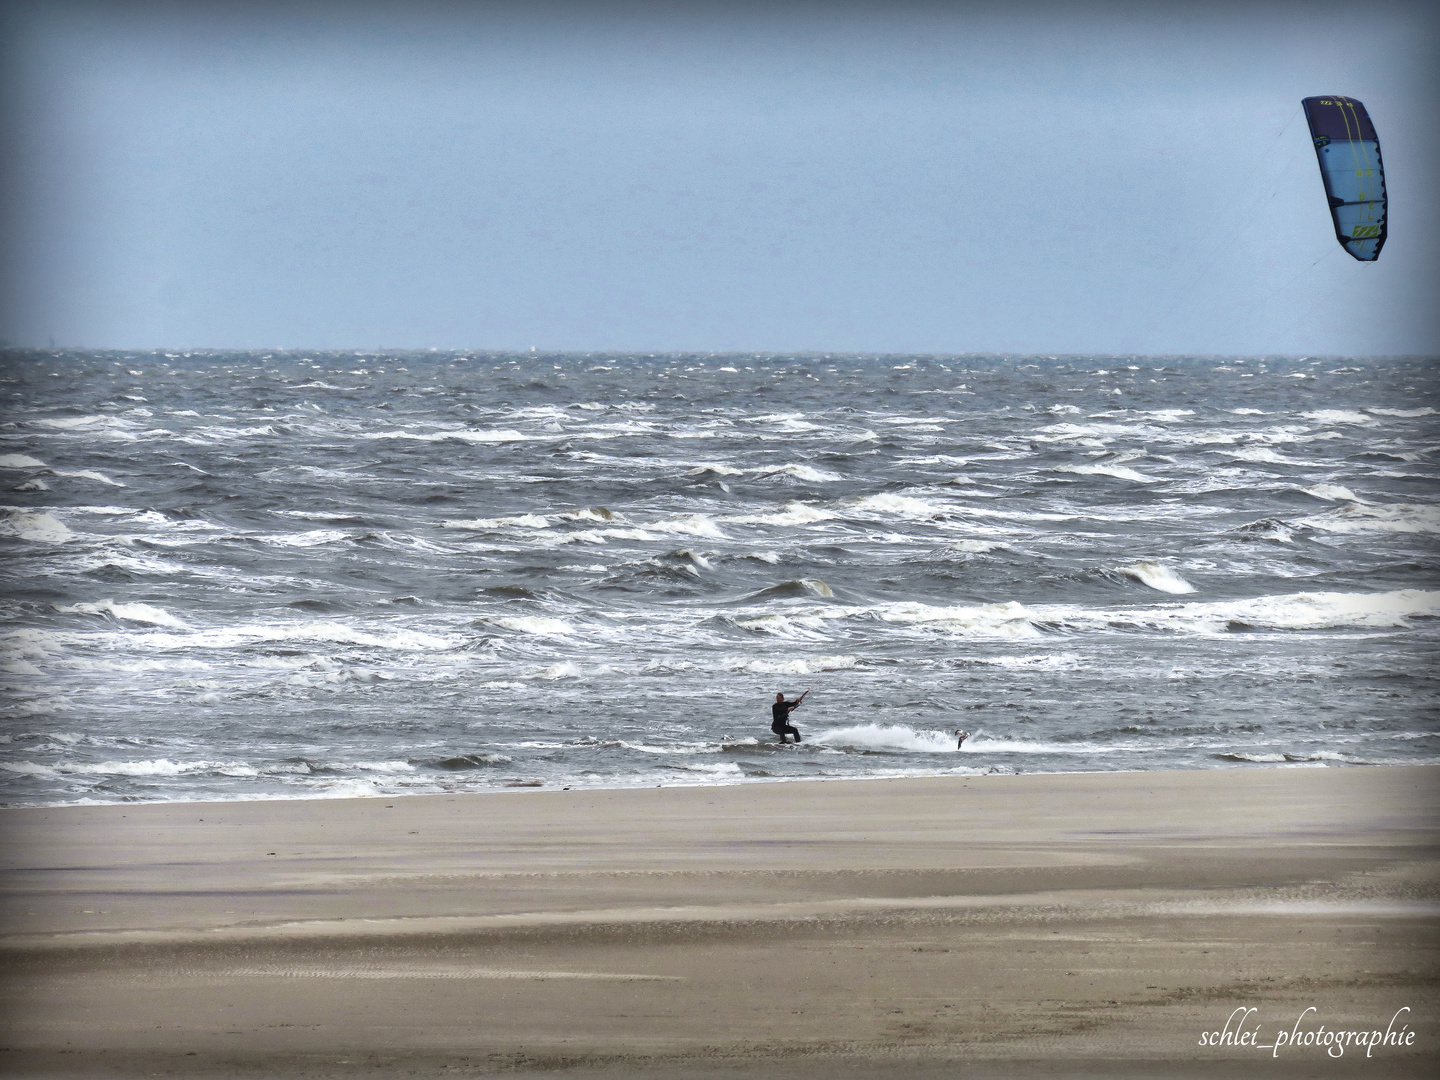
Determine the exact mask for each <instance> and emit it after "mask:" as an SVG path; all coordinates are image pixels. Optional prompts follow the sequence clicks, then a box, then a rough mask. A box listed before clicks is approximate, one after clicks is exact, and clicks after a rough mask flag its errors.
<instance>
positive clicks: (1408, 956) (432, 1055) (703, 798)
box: [0, 767, 1440, 1078]
mask: <svg viewBox="0 0 1440 1080" xmlns="http://www.w3.org/2000/svg"><path fill="white" fill-rule="evenodd" d="M1437 821H1440V769H1435V768H1429V767H1414V768H1404V767H1393V768H1347V769H1330V768H1315V769H1311V768H1305V769H1254V770H1251V769H1234V770H1218V771H1189V772H1168V773H1085V774H1068V775H1021V776H984V777H965V778H959V777H957V778H945V779H903V780H869V781H843V782H840V781H837V782H820V783H785V784H755V785H742V786H731V787H686V788H663V789H648V790H633V789H632V790H609V791H579V790H576V791H544V790H541V791H515V792H502V793H495V794H486V795H466V796H453V797H452V796H433V797H429V796H427V797H414V798H401V799H391V800H388V801H387V800H383V799H366V800H330V801H325V800H315V801H289V802H280V801H277V802H249V803H188V804H145V805H141V804H131V805H112V806H93V807H64V808H53V809H9V810H4V811H0V823H3V828H4V836H5V850H4V860H5V874H4V894H3V903H4V927H5V934H4V937H3V941H0V946H3V950H4V969H5V972H6V975H5V978H4V987H3V992H4V1007H5V1012H6V1015H7V1017H8V1021H7V1028H8V1034H7V1035H6V1036H5V1038H4V1047H5V1049H4V1050H3V1052H0V1070H3V1071H4V1072H5V1073H6V1074H7V1075H28V1076H55V1077H62V1076H130V1075H147V1076H149V1075H160V1076H182V1077H184V1076H195V1077H202V1076H246V1077H250V1076H255V1077H261V1076H265V1077H286V1076H336V1077H344V1076H377V1077H384V1076H457V1075H459V1076H464V1075H489V1074H491V1073H502V1072H513V1071H521V1072H524V1071H528V1070H536V1071H546V1072H558V1073H559V1074H560V1075H565V1076H574V1077H601V1076H604V1077H626V1076H644V1077H649V1076H655V1077H710V1076H717V1077H718V1076H726V1077H728V1076H737V1077H738V1076H746V1077H772V1076H773V1077H807V1078H808V1077H830V1076H843V1077H887V1078H888V1077H896V1078H898V1077H922V1078H923V1077H936V1078H938V1077H963V1076H976V1077H989V1076H996V1077H999V1076H1074V1075H1081V1076H1112V1075H1113V1076H1151V1075H1162V1074H1163V1075H1174V1076H1217V1077H1218V1076H1235V1075H1253V1076H1272V1075H1273V1076H1327V1077H1328V1076H1349V1075H1360V1074H1365V1075H1382V1074H1383V1075H1386V1076H1411V1075H1413V1076H1421V1075H1425V1076H1428V1075H1433V1069H1434V1067H1435V1065H1436V1063H1437V1061H1440V1054H1437V1048H1440V1041H1437V1040H1440V1022H1437V1005H1440V981H1437V974H1440V951H1437V946H1440V933H1437V930H1440V922H1437V918H1436V915H1437V913H1440V888H1437V885H1440V873H1437V869H1440V863H1437V860H1436V847H1435V843H1436V837H1437V832H1436V825H1437ZM1237 1010H1239V1011H1238V1012H1237ZM1247 1010H1253V1011H1247ZM1307 1010H1308V1011H1307ZM1227 1023H1228V1026H1227ZM1282 1031H1283V1032H1284V1033H1286V1034H1285V1037H1284V1039H1283V1040H1282V1042H1283V1043H1284V1044H1283V1045H1281V1046H1279V1047H1276V1046H1275V1043H1276V1034H1277V1032H1282ZM1376 1031H1378V1032H1380V1033H1381V1034H1379V1035H1375V1036H1373V1039H1372V1036H1371V1033H1372V1032H1376ZM1337 1032H1338V1033H1340V1034H1339V1035H1336V1034H1335V1033H1337ZM1387 1032H1388V1035H1387V1034H1386V1033H1387ZM1307 1033H1313V1034H1311V1035H1310V1036H1309V1039H1308V1041H1307ZM1326 1033H1329V1035H1330V1040H1332V1041H1329V1042H1327V1041H1326ZM1346 1033H1349V1034H1346ZM1337 1038H1338V1039H1340V1040H1342V1042H1343V1045H1340V1046H1337V1045H1336V1043H1335V1042H1334V1041H1333V1040H1334V1039H1337ZM1357 1039H1358V1040H1360V1041H1358V1042H1357V1041H1356V1040H1357ZM1371 1041H1375V1042H1376V1045H1370V1042H1371ZM1217 1043H1218V1045H1216V1044H1217ZM1337 1049H1339V1050H1340V1051H1341V1052H1340V1053H1339V1054H1338V1055H1337V1054H1336V1053H1335V1051H1336V1050H1337ZM1367 1052H1368V1054H1369V1056H1368V1058H1367Z"/></svg>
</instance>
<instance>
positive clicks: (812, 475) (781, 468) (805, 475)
mask: <svg viewBox="0 0 1440 1080" xmlns="http://www.w3.org/2000/svg"><path fill="white" fill-rule="evenodd" d="M750 471H751V472H752V473H754V474H755V475H756V476H788V477H791V478H792V479H795V480H804V481H806V482H807V483H811V484H828V483H831V482H833V481H836V480H839V479H841V477H840V476H838V475H836V474H835V473H830V472H823V471H822V470H820V469H812V468H811V467H810V466H809V465H796V464H789V465H768V466H765V467H763V468H758V469H751V470H750Z"/></svg>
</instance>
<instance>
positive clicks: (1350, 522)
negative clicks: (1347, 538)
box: [1302, 502, 1440, 533]
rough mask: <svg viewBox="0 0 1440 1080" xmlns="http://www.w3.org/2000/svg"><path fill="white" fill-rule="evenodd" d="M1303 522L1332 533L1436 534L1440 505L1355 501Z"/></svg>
mask: <svg viewBox="0 0 1440 1080" xmlns="http://www.w3.org/2000/svg"><path fill="white" fill-rule="evenodd" d="M1302 524H1305V525H1309V526H1310V527H1311V528H1315V529H1320V530H1322V531H1324V532H1330V533H1362V532H1390V533H1436V532H1440V506H1430V505H1424V504H1418V503H1396V504H1394V505H1391V506H1372V505H1370V504H1368V503H1359V502H1354V503H1347V504H1346V505H1344V506H1341V507H1340V508H1338V509H1337V510H1335V511H1334V512H1332V513H1329V514H1322V515H1319V516H1317V517H1312V518H1306V519H1305V520H1304V522H1302Z"/></svg>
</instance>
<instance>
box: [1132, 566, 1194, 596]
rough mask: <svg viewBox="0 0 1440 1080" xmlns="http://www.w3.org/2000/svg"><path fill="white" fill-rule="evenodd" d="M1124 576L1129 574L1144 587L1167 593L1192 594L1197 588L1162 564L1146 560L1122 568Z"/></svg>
mask: <svg viewBox="0 0 1440 1080" xmlns="http://www.w3.org/2000/svg"><path fill="white" fill-rule="evenodd" d="M1120 572H1121V573H1122V574H1128V575H1129V576H1130V577H1132V578H1134V579H1135V580H1136V581H1138V582H1140V584H1142V585H1147V586H1149V587H1150V588H1152V589H1155V590H1157V591H1159V592H1165V593H1192V592H1194V591H1195V586H1194V585H1191V584H1190V582H1188V581H1186V580H1185V579H1184V578H1182V577H1181V576H1180V575H1179V574H1177V573H1175V571H1174V570H1171V569H1170V568H1169V567H1168V566H1165V565H1164V564H1162V563H1158V562H1152V561H1149V560H1146V561H1144V562H1138V563H1133V564H1132V565H1130V566H1122V567H1120Z"/></svg>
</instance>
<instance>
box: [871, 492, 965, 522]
mask: <svg viewBox="0 0 1440 1080" xmlns="http://www.w3.org/2000/svg"><path fill="white" fill-rule="evenodd" d="M851 506H853V507H854V508H855V509H856V510H861V511H869V512H874V513H881V514H892V515H895V516H897V517H914V518H933V517H938V516H939V515H940V514H943V513H945V510H944V509H943V508H942V507H939V506H935V505H934V504H933V503H928V502H926V501H925V500H923V499H916V498H914V497H912V496H909V495H891V494H889V493H884V494H880V495H867V496H866V497H865V498H863V499H860V500H858V501H856V502H854V503H852V504H851Z"/></svg>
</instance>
